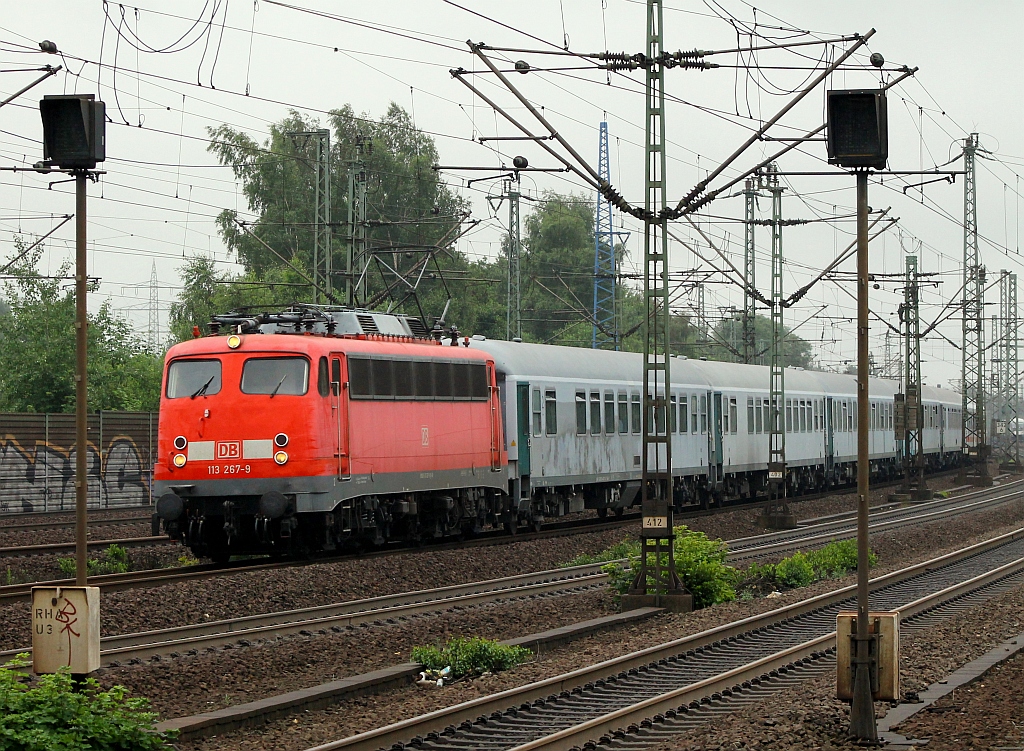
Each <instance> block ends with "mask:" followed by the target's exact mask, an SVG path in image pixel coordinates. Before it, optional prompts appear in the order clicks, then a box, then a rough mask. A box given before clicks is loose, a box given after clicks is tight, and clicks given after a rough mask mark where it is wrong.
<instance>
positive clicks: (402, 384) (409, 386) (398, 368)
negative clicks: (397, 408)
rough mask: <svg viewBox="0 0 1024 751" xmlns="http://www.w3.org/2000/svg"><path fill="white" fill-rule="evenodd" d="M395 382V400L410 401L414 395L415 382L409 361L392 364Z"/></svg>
mask: <svg viewBox="0 0 1024 751" xmlns="http://www.w3.org/2000/svg"><path fill="white" fill-rule="evenodd" d="M392 367H393V370H392V375H393V376H394V382H395V398H396V399H411V398H412V397H414V396H415V395H416V381H415V380H414V378H413V372H412V367H413V363H412V361H411V360H395V361H394V362H393V363H392Z"/></svg>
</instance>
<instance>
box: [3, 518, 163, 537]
mask: <svg viewBox="0 0 1024 751" xmlns="http://www.w3.org/2000/svg"><path fill="white" fill-rule="evenodd" d="M151 520H152V515H151V514H147V515H146V516H122V517H115V518H113V519H90V520H89V527H90V528H93V527H118V526H121V525H124V524H147V523H149V522H150V521H151ZM76 525H77V523H76V522H75V521H74V520H73V519H72V520H68V521H56V522H27V523H23V524H0V535H2V534H4V533H5V532H32V531H34V530H44V529H74V528H75V526H76Z"/></svg>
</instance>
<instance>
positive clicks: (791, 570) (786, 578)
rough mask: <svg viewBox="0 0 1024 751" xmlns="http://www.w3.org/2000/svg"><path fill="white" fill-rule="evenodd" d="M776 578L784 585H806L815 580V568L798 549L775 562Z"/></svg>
mask: <svg viewBox="0 0 1024 751" xmlns="http://www.w3.org/2000/svg"><path fill="white" fill-rule="evenodd" d="M775 578H776V579H777V580H778V582H779V584H781V585H782V586H784V587H806V586H807V585H808V584H810V583H811V582H812V581H814V568H813V567H812V566H811V562H810V561H808V560H807V556H806V555H804V554H803V553H801V552H800V551H797V552H796V553H793V555H791V556H789V557H788V558H783V559H782V560H781V561H779V562H778V563H777V564H775Z"/></svg>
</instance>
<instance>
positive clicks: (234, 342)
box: [228, 334, 242, 349]
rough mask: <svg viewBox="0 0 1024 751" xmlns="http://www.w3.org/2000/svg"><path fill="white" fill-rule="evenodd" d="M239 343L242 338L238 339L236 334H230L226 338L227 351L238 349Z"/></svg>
mask: <svg viewBox="0 0 1024 751" xmlns="http://www.w3.org/2000/svg"><path fill="white" fill-rule="evenodd" d="M241 343H242V337H240V336H239V335H238V334H232V335H231V336H229V337H228V349H238V347H239V345H240V344H241Z"/></svg>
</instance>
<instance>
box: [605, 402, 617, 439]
mask: <svg viewBox="0 0 1024 751" xmlns="http://www.w3.org/2000/svg"><path fill="white" fill-rule="evenodd" d="M604 432H605V433H608V434H609V435H612V434H614V433H615V392H614V391H605V392H604Z"/></svg>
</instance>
